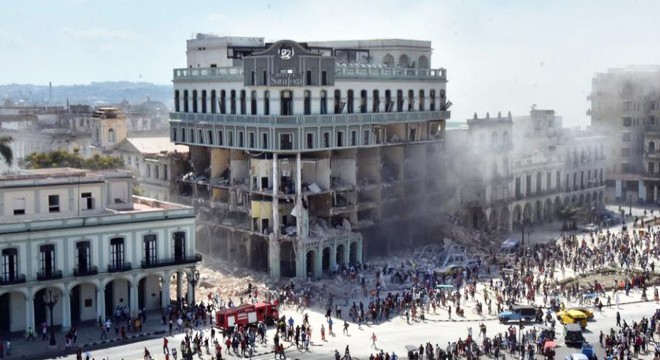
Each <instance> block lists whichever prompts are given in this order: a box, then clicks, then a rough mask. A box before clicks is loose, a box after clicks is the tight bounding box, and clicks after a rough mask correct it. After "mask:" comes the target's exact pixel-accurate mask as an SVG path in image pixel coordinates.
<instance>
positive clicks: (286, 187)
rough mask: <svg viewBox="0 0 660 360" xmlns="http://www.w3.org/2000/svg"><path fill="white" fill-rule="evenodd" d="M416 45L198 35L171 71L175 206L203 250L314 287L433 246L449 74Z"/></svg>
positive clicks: (427, 48) (426, 45) (423, 45)
mask: <svg viewBox="0 0 660 360" xmlns="http://www.w3.org/2000/svg"><path fill="white" fill-rule="evenodd" d="M431 53H432V49H431V43H430V42H428V41H417V40H398V39H392V40H364V41H363V40H360V41H336V42H309V43H298V42H294V41H287V40H285V41H278V42H276V43H272V44H269V43H265V42H264V40H263V38H245V37H217V36H212V35H203V34H198V35H197V36H196V38H195V39H192V40H189V41H188V44H187V62H188V67H187V68H183V69H175V70H174V104H175V112H174V113H172V114H171V115H170V119H171V120H170V127H171V134H170V138H171V140H172V142H175V143H177V144H182V145H188V146H190V156H191V164H192V171H191V172H190V173H188V174H185V175H184V176H181V177H180V178H179V179H178V180H177V191H178V194H177V195H179V196H188V197H191V198H192V203H193V204H195V207H196V209H197V211H198V235H200V236H198V241H197V243H198V246H199V247H200V249H202V250H203V251H204V252H206V253H209V254H215V255H217V256H219V257H221V258H224V259H232V260H238V261H239V262H241V263H243V264H245V265H248V266H250V267H253V268H257V269H261V270H266V271H268V272H269V273H270V275H271V276H272V277H274V278H279V277H281V276H284V277H293V276H295V277H314V278H317V277H320V276H322V274H324V273H325V272H327V271H330V270H331V269H332V268H335V267H337V266H341V265H345V264H355V263H357V262H360V261H361V260H362V257H363V254H364V253H365V252H369V254H377V253H379V252H385V251H387V250H388V249H392V248H397V247H404V246H408V245H410V244H411V243H412V241H413V239H415V240H420V241H424V240H425V239H426V238H427V237H428V236H429V231H430V229H431V224H432V223H434V222H435V219H436V218H437V214H439V212H440V207H441V206H442V204H443V202H444V201H445V200H446V199H445V197H446V196H445V192H443V191H442V190H443V189H442V187H441V184H442V183H443V176H444V172H443V171H442V167H443V164H442V162H441V160H440V159H441V158H440V157H438V156H436V154H438V153H439V152H441V151H442V149H443V148H444V130H445V120H446V119H448V118H449V112H448V111H447V108H448V102H447V98H446V82H447V76H446V75H447V74H446V71H445V69H431V68H430V59H431Z"/></svg>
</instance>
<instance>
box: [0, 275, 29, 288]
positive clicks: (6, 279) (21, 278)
mask: <svg viewBox="0 0 660 360" xmlns="http://www.w3.org/2000/svg"><path fill="white" fill-rule="evenodd" d="M24 282H25V274H13V276H12V275H9V276H0V285H3V286H5V285H14V284H22V283H24Z"/></svg>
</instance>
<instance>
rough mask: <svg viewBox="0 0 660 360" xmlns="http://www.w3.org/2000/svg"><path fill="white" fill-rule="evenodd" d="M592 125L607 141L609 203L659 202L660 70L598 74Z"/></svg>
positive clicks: (639, 68)
mask: <svg viewBox="0 0 660 360" xmlns="http://www.w3.org/2000/svg"><path fill="white" fill-rule="evenodd" d="M587 99H588V100H590V101H591V109H590V110H589V114H590V115H591V126H592V128H593V130H594V131H597V132H599V133H601V134H604V135H605V136H606V137H607V147H606V148H607V151H608V156H607V157H608V162H607V170H606V178H607V190H608V194H609V197H608V198H609V199H610V200H613V201H617V202H619V203H625V204H629V203H632V204H637V203H657V202H658V200H660V199H658V187H659V186H660V153H658V148H659V147H660V66H630V67H625V68H619V69H609V70H608V71H607V72H606V73H598V74H596V76H595V77H594V78H593V80H592V83H591V94H589V96H588V98H587Z"/></svg>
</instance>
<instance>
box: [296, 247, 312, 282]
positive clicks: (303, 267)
mask: <svg viewBox="0 0 660 360" xmlns="http://www.w3.org/2000/svg"><path fill="white" fill-rule="evenodd" d="M294 246H295V244H294ZM296 248H297V249H298V251H296V254H297V256H296V277H297V278H300V279H304V278H306V277H307V273H308V272H309V269H307V251H309V249H307V248H304V247H296Z"/></svg>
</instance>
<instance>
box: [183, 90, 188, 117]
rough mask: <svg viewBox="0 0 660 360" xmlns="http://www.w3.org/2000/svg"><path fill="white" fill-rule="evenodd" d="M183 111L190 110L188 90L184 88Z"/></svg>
mask: <svg viewBox="0 0 660 360" xmlns="http://www.w3.org/2000/svg"><path fill="white" fill-rule="evenodd" d="M183 112H186V113H187V112H188V90H183Z"/></svg>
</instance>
